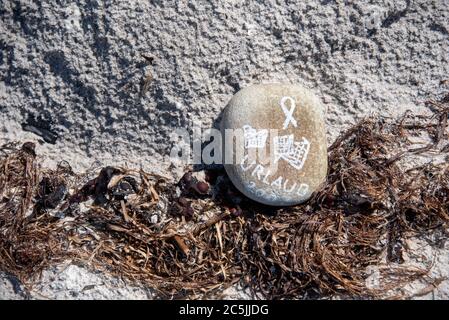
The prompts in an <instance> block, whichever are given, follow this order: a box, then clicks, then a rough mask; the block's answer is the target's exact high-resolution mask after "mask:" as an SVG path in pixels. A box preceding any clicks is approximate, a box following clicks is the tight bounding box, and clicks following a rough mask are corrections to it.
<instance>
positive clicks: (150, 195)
mask: <svg viewBox="0 0 449 320" xmlns="http://www.w3.org/2000/svg"><path fill="white" fill-rule="evenodd" d="M446 98H447V97H446ZM446 98H445V99H446ZM445 99H443V100H442V101H440V102H436V101H429V102H428V105H429V107H430V108H431V110H432V114H431V115H430V116H414V115H412V114H409V113H407V114H405V115H404V116H403V117H402V118H400V119H398V120H396V121H393V120H389V121H386V120H384V119H378V120H374V119H364V120H362V121H361V122H360V123H358V124H357V125H355V126H354V127H352V128H350V129H349V130H347V131H346V132H344V133H343V134H342V135H341V136H340V137H339V138H338V139H337V140H336V141H335V143H334V144H333V145H332V146H331V147H330V148H329V171H328V177H327V182H326V184H325V185H324V186H323V187H322V188H321V189H320V190H319V191H318V192H316V193H315V194H314V196H313V197H312V199H310V200H309V201H308V202H307V203H305V204H303V205H299V206H295V207H288V208H271V207H267V206H262V205H260V204H257V203H254V202H252V201H250V200H248V199H246V198H244V197H242V196H241V195H240V194H239V193H238V191H237V190H235V189H234V187H233V186H232V185H231V183H230V182H229V180H228V179H227V177H226V175H225V173H224V171H222V170H221V171H220V170H219V171H216V172H209V175H208V181H207V182H205V181H198V180H197V179H196V178H192V174H191V173H188V174H187V175H186V176H185V177H184V178H183V180H182V181H181V182H180V183H178V184H173V183H169V182H168V181H167V179H166V178H164V177H161V176H158V175H155V174H151V173H148V172H144V171H143V170H140V171H136V170H130V169H127V168H113V167H105V168H102V169H101V171H100V173H99V174H98V176H97V177H95V178H93V179H90V180H89V179H88V177H87V176H86V175H77V174H75V173H74V172H73V171H72V170H71V168H70V166H69V165H68V164H64V163H61V164H60V165H59V166H58V167H57V168H56V169H54V170H51V169H46V168H42V167H41V166H40V165H39V164H38V159H39V158H37V157H36V155H35V152H34V145H33V144H32V143H25V144H23V145H22V146H21V147H19V146H18V145H17V144H8V145H3V146H2V147H1V148H0V151H1V153H2V155H1V156H0V235H1V236H0V269H1V270H2V271H5V272H8V273H10V274H13V275H15V276H16V277H18V279H20V280H21V281H22V282H23V283H29V284H31V283H33V281H35V280H36V279H37V278H38V276H39V275H40V274H41V272H42V271H43V270H44V269H45V268H47V267H48V266H50V265H54V264H58V263H61V262H63V261H65V260H68V259H70V260H72V261H76V262H79V263H84V264H85V265H87V266H89V267H90V268H94V269H97V270H103V271H104V272H107V273H110V274H113V275H116V276H120V277H125V278H127V279H129V280H131V281H135V282H138V283H140V284H143V285H147V286H149V287H152V288H155V289H156V290H157V291H158V292H159V294H160V296H161V297H164V298H168V297H170V298H173V297H174V298H200V297H205V296H212V295H213V294H214V293H218V292H220V291H222V290H223V289H225V288H226V287H229V286H231V285H233V284H236V283H238V282H240V283H241V284H242V285H243V286H248V287H249V288H251V289H252V291H253V292H254V294H255V295H256V296H260V297H262V298H270V299H286V298H318V297H326V296H332V295H333V294H343V295H351V296H360V297H362V296H363V297H375V296H377V297H380V296H382V293H383V291H385V290H387V289H392V288H394V287H395V286H399V285H400V283H401V282H404V281H411V280H413V279H416V278H418V277H420V276H423V275H424V274H425V272H426V271H425V270H424V271H423V270H417V271H410V270H409V272H407V271H406V270H404V269H401V272H400V273H401V274H402V275H403V277H402V278H401V277H399V280H397V281H396V282H394V283H389V285H388V286H384V287H382V288H381V289H377V290H373V289H370V288H367V285H366V278H367V276H368V275H367V273H366V269H367V267H368V266H378V265H381V264H382V263H383V256H384V253H386V257H387V261H388V262H394V263H396V264H401V263H402V262H403V251H404V246H403V244H404V240H405V239H407V238H408V237H411V236H416V235H420V236H426V235H436V234H439V235H440V238H442V239H444V238H445V236H446V233H445V230H446V228H447V226H448V222H449V215H448V213H449V165H448V156H447V153H448V152H449V144H448V143H447V132H446V128H447V119H448V114H449V107H448V105H447V102H448V101H447V100H448V99H446V100H445ZM423 134H427V136H428V137H429V139H430V143H429V144H427V145H425V146H419V147H417V146H415V143H413V142H412V140H411V138H412V137H416V136H420V135H423ZM445 143H446V145H444V144H445ZM429 153H432V154H433V155H434V156H435V157H444V156H446V158H445V159H443V161H440V162H437V161H432V162H429V163H426V164H423V165H418V166H415V167H413V166H411V167H409V168H407V166H406V165H404V162H405V163H407V161H408V159H409V158H411V157H414V156H415V157H416V156H417V155H419V154H425V155H426V156H427V157H431V155H429ZM440 240H441V239H440ZM388 272H390V273H392V271H391V269H389V271H388ZM388 272H386V273H388ZM390 276H392V277H393V275H390ZM394 277H396V278H397V277H398V274H395V275H394Z"/></svg>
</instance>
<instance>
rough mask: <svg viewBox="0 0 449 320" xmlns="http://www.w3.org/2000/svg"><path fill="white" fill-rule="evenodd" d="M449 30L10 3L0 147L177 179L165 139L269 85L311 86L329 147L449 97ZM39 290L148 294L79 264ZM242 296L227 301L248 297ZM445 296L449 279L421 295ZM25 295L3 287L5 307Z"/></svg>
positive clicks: (440, 260) (323, 16)
mask: <svg viewBox="0 0 449 320" xmlns="http://www.w3.org/2000/svg"><path fill="white" fill-rule="evenodd" d="M448 22H449V2H448V1H447V0H434V1H426V0H420V1H414V0H410V1H366V2H364V3H357V2H354V3H353V2H351V3H346V2H344V1H328V0H326V1H325V0H322V1H318V0H314V1H307V3H306V2H305V1H282V0H281V1H276V2H274V1H231V0H229V1H220V3H218V2H216V3H215V4H211V3H209V2H208V1H199V0H197V1H176V4H175V3H171V2H170V3H169V2H168V1H157V0H155V1H120V2H119V1H96V0H78V1H31V0H20V1H13V0H3V1H1V2H0V143H5V142H8V141H11V140H29V141H36V142H38V147H37V151H38V153H39V154H40V155H42V156H45V157H46V158H47V159H49V161H48V164H49V165H54V164H55V163H56V162H58V161H61V160H67V161H69V162H70V163H71V164H72V165H73V167H74V168H75V169H76V170H86V169H89V168H91V167H92V166H94V165H106V164H114V165H117V164H125V163H127V164H128V165H130V166H143V167H145V168H146V169H147V170H152V171H156V172H159V173H162V174H164V175H167V176H170V177H173V178H174V179H176V178H177V177H179V174H180V173H181V172H182V171H183V168H181V167H177V168H174V167H173V166H171V163H170V160H169V152H170V149H171V147H172V144H173V143H172V140H171V138H170V133H171V132H173V130H174V129H176V128H179V127H182V128H191V127H192V126H193V124H194V123H197V122H199V121H200V122H201V123H202V125H203V126H204V127H205V128H208V127H211V126H216V124H217V122H218V121H219V119H220V112H221V110H222V109H223V107H224V106H225V105H226V103H227V101H228V100H229V99H230V98H231V97H232V95H233V94H234V93H235V92H236V91H238V90H239V89H240V88H243V87H245V86H247V85H250V84H255V83H270V82H282V83H298V84H301V85H304V86H306V87H308V88H310V89H312V90H313V91H314V92H315V93H316V94H317V95H318V96H319V97H320V99H321V100H322V102H323V104H324V105H325V107H326V110H327V115H326V124H327V130H328V140H329V142H332V141H333V139H335V137H336V135H337V134H338V133H339V132H341V131H342V130H344V128H346V127H348V126H349V125H350V124H352V123H354V122H355V121H356V120H357V119H360V118H362V117H364V116H369V115H370V114H373V113H380V114H382V115H383V116H395V115H398V114H401V113H402V112H404V111H405V110H407V109H411V110H414V111H416V112H421V111H422V110H423V104H422V102H423V101H424V100H425V99H427V98H429V97H433V96H435V95H438V94H439V93H441V92H442V90H445V89H446V90H447V87H446V88H444V87H443V86H441V85H440V81H441V80H444V79H446V78H448V74H449V64H448V60H449V41H448V40H449V25H448ZM142 55H146V56H147V57H149V58H150V59H145V58H143V57H142ZM150 60H152V62H151V61H150ZM150 79H151V81H146V80H150ZM30 128H31V129H32V130H34V131H35V132H36V130H37V132H38V133H39V134H40V135H36V134H35V133H32V132H29V130H30ZM36 128H37V129H36ZM24 129H26V130H28V131H25V130H24ZM415 244H416V243H415ZM420 250H421V249H420ZM429 250H430V251H432V250H433V249H430V248H428V251H429ZM423 252H424V250H423ZM426 252H427V251H426ZM447 253H449V251H447V250H446V249H444V248H443V249H439V250H437V252H436V254H437V258H435V260H436V263H435V267H434V269H435V274H436V276H440V275H445V274H446V275H447V274H449V270H446V269H448V268H447V262H448V261H447V259H448V258H447V257H448V256H449V255H448V254H447ZM428 254H429V257H432V256H433V253H432V252H430V253H428ZM45 279H47V280H45ZM45 281H47V282H48V283H47V284H46V282H45ZM86 286H87V289H86V288H85V287H86ZM420 286H423V285H421V284H417V285H415V287H413V286H412V287H411V288H409V289H407V290H418V291H419V290H421V289H422V288H420ZM37 291H38V292H36V293H35V294H33V295H32V297H35V298H39V297H40V295H41V296H43V297H48V298H62V299H73V298H78V299H80V298H87V299H88V298H104V299H110V298H118V299H120V298H121V299H126V298H143V299H147V298H151V290H147V289H144V288H138V287H132V286H130V285H128V284H126V283H124V282H123V281H121V280H118V279H111V278H108V277H105V276H104V275H101V274H97V273H93V272H90V271H87V270H86V269H84V268H82V267H77V266H62V269H61V268H57V269H54V270H49V271H48V272H47V273H46V274H45V275H44V280H43V284H42V286H40V289H39V290H37ZM239 292H240V291H239V290H237V295H235V292H234V293H230V296H231V297H245V295H244V294H243V293H242V294H240V293H239ZM233 294H234V296H233ZM239 294H240V295H239ZM448 295H449V282H448V281H443V282H441V284H440V285H439V286H438V289H436V290H434V291H433V292H431V293H429V294H427V295H424V297H427V298H440V299H441V298H448ZM26 297H27V296H24V294H23V291H22V289H21V286H20V284H17V283H16V281H15V280H14V279H13V278H11V277H9V276H8V275H2V276H1V277H0V298H26Z"/></svg>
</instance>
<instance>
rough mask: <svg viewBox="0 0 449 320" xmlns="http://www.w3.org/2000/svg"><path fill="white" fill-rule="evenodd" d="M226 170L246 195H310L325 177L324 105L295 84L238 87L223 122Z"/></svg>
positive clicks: (278, 201) (282, 202) (272, 200)
mask: <svg viewBox="0 0 449 320" xmlns="http://www.w3.org/2000/svg"><path fill="white" fill-rule="evenodd" d="M221 131H222V137H223V161H224V167H225V169H226V172H227V174H228V176H229V178H230V179H231V181H232V182H233V184H234V185H235V186H236V188H237V189H239V190H240V191H241V192H242V193H243V194H244V195H245V196H247V197H248V198H250V199H253V200H255V201H257V202H260V203H263V204H267V205H272V206H286V205H295V204H300V203H302V202H304V201H306V200H307V199H309V198H310V196H311V195H312V193H313V192H314V191H316V190H317V189H318V188H319V187H320V186H321V185H322V184H323V183H324V181H325V179H326V173H327V146H326V131H325V125H324V109H323V107H322V105H321V103H320V101H319V100H318V98H317V97H316V96H315V95H314V94H313V93H312V92H311V91H309V90H308V89H305V88H303V87H301V86H298V85H282V84H264V85H253V86H250V87H247V88H244V89H242V90H240V91H239V92H237V93H236V94H235V95H234V96H233V98H232V99H231V101H230V102H229V103H228V105H227V106H226V108H225V109H224V111H223V119H222V122H221Z"/></svg>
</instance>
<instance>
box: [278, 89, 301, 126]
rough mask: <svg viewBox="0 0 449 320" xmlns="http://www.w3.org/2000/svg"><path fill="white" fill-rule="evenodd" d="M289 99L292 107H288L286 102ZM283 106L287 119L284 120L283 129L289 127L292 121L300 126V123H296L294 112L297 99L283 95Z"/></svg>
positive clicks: (294, 124)
mask: <svg viewBox="0 0 449 320" xmlns="http://www.w3.org/2000/svg"><path fill="white" fill-rule="evenodd" d="M287 100H290V106H291V107H290V109H288V108H287V104H286V101H287ZM281 108H282V111H284V114H285V121H284V125H283V127H282V129H287V127H288V125H289V124H290V122H291V123H292V125H293V126H294V127H295V128H296V127H297V126H298V124H297V123H296V120H295V118H293V112H294V111H295V108H296V104H295V100H294V99H293V98H292V97H283V98H282V99H281Z"/></svg>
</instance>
